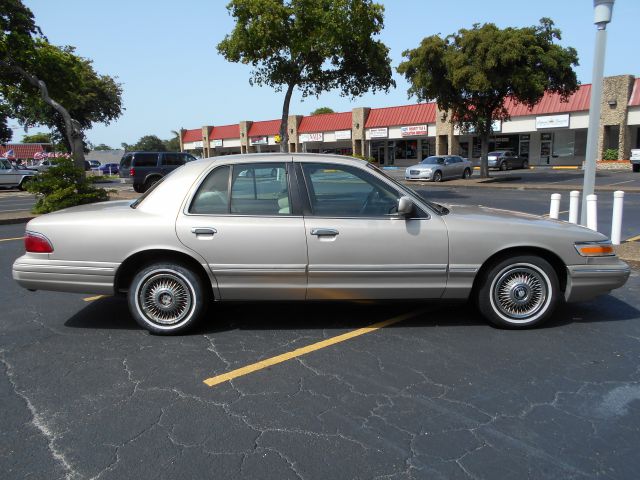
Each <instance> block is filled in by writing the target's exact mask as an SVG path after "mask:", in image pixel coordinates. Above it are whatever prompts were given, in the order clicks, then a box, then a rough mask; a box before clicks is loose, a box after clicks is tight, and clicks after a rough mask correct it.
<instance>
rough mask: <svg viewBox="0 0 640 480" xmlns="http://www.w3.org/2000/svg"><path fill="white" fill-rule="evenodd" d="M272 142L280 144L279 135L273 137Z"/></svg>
mask: <svg viewBox="0 0 640 480" xmlns="http://www.w3.org/2000/svg"><path fill="white" fill-rule="evenodd" d="M273 141H274V142H276V143H280V142H281V141H282V137H281V136H280V134H278V135H276V136H275V137H273Z"/></svg>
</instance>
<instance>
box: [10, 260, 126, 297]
mask: <svg viewBox="0 0 640 480" xmlns="http://www.w3.org/2000/svg"><path fill="white" fill-rule="evenodd" d="M48 256H49V255H48V254H37V253H36V254H34V253H27V254H25V255H23V256H22V257H20V258H18V259H17V260H16V261H15V262H14V264H13V269H12V275H13V279H14V280H15V281H16V282H18V284H19V285H20V286H21V287H24V288H26V289H28V290H53V291H57V292H72V293H95V294H100V295H112V294H113V292H114V288H113V287H114V281H115V274H116V270H117V268H118V266H119V264H117V263H107V262H78V261H70V260H50V259H49V258H48Z"/></svg>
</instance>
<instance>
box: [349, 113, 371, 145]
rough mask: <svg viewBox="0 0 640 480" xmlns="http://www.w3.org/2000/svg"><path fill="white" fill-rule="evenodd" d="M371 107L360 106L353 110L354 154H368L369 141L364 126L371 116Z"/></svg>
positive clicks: (352, 141) (352, 133)
mask: <svg viewBox="0 0 640 480" xmlns="http://www.w3.org/2000/svg"><path fill="white" fill-rule="evenodd" d="M370 111H371V109H370V108H369V107H358V108H354V109H353V110H352V111H351V148H352V149H353V153H354V155H366V148H365V143H366V141H367V139H366V136H365V131H364V126H365V124H366V123H367V118H369V112H370Z"/></svg>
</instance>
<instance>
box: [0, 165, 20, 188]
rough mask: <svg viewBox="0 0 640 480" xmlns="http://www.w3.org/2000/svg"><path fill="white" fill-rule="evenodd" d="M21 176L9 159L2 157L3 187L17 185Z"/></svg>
mask: <svg viewBox="0 0 640 480" xmlns="http://www.w3.org/2000/svg"><path fill="white" fill-rule="evenodd" d="M21 176H22V175H20V174H19V173H18V170H16V169H15V168H13V166H12V165H11V162H10V161H9V160H7V159H4V158H0V185H2V186H3V187H13V186H16V185H18V183H20V177H21Z"/></svg>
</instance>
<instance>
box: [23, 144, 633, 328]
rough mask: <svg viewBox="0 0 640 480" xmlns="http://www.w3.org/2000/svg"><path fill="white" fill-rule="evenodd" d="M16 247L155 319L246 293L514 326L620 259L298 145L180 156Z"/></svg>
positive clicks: (597, 288) (49, 219) (29, 284)
mask: <svg viewBox="0 0 640 480" xmlns="http://www.w3.org/2000/svg"><path fill="white" fill-rule="evenodd" d="M273 169H275V170H276V175H272V174H271V172H272V171H273ZM249 172H251V173H249ZM25 247H26V253H25V254H24V255H23V256H21V257H20V258H18V259H17V260H16V261H15V263H14V264H13V278H14V279H15V280H16V281H17V282H18V284H20V285H21V286H23V287H24V288H27V289H30V290H57V291H63V292H75V293H94V294H102V295H113V294H122V295H126V297H127V298H128V302H129V310H130V312H131V316H132V317H133V318H134V319H135V320H136V321H137V322H138V323H139V324H140V325H141V326H142V327H143V328H146V329H148V330H150V331H151V332H154V333H159V334H174V333H180V332H183V331H184V330H186V329H188V328H190V327H191V326H193V325H194V324H195V323H196V322H197V321H198V320H202V319H205V318H211V319H216V320H218V321H220V320H221V319H220V317H219V316H220V313H215V314H212V315H208V316H207V315H206V311H207V308H211V307H213V305H212V303H213V301H216V302H220V301H223V302H225V301H230V302H237V301H257V300H267V301H327V300H345V299H350V300H385V299H395V300H402V299H404V300H410V299H420V300H427V299H434V300H439V299H446V300H454V299H457V300H459V301H465V300H469V299H471V300H474V301H475V303H476V304H477V305H478V308H479V310H480V312H481V313H482V314H483V315H484V317H485V318H486V319H487V320H488V321H489V322H491V323H493V324H494V325H497V326H499V327H503V328H527V327H532V326H534V325H539V324H541V323H542V322H544V321H545V320H546V319H548V318H549V317H550V316H551V314H552V313H553V311H554V309H555V307H556V306H557V305H559V304H561V303H563V302H564V301H567V302H573V301H584V300H589V299H591V298H593V297H595V296H597V295H600V294H604V293H607V292H609V291H611V290H612V289H615V288H618V287H621V286H622V285H624V283H625V282H626V281H627V278H628V277H629V274H630V268H629V266H628V265H627V264H626V263H624V262H623V261H621V260H619V259H618V258H617V257H616V255H615V253H614V251H613V247H612V245H611V242H610V241H609V240H608V239H607V237H606V236H605V235H602V234H601V233H598V232H595V231H593V230H590V229H588V228H586V227H582V226H579V225H574V224H571V223H568V222H561V221H558V220H549V219H546V218H544V217H542V216H537V215H528V214H524V213H518V212H509V211H507V210H502V209H500V210H495V209H491V208H487V207H479V206H475V205H440V204H437V203H433V202H429V201H427V200H425V199H424V198H422V197H421V196H420V195H418V194H417V193H416V192H414V191H413V190H411V189H409V188H407V187H406V186H404V185H402V184H400V183H398V182H395V181H394V180H393V179H391V178H389V177H387V176H386V175H385V174H384V173H383V172H382V171H381V170H379V169H377V168H376V167H374V166H373V165H371V164H369V163H367V162H365V161H362V160H356V159H354V158H348V157H342V156H337V155H336V156H331V155H313V154H298V153H289V154H250V155H234V156H227V157H223V158H215V159H205V160H202V161H198V162H191V163H189V164H187V165H185V166H184V167H182V168H181V169H180V170H178V171H176V172H175V173H174V174H172V175H169V176H167V177H165V178H164V179H163V180H162V181H161V182H160V183H156V185H155V187H154V188H153V189H151V190H149V191H147V193H145V194H144V195H142V196H141V197H140V198H138V199H137V200H135V201H131V200H120V201H111V202H101V203H96V204H90V205H82V206H78V207H72V208H67V209H65V210H61V211H59V212H55V213H50V214H47V215H42V216H40V217H37V218H35V219H33V220H31V221H30V222H29V223H28V224H27V226H26V232H25ZM51 298H52V300H51V301H54V300H53V298H54V297H51ZM25 301H28V300H26V298H25ZM218 312H220V311H219V310H218ZM564 316H566V315H564Z"/></svg>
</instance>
